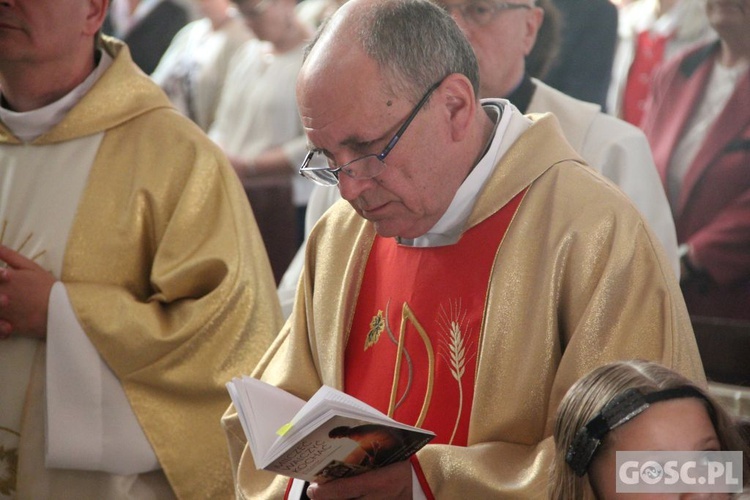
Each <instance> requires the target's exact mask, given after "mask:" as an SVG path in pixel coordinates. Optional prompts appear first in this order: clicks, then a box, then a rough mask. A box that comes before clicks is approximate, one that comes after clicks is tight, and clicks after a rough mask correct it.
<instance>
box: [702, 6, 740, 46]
mask: <svg viewBox="0 0 750 500" xmlns="http://www.w3.org/2000/svg"><path fill="white" fill-rule="evenodd" d="M706 15H707V16H708V21H709V23H710V24H711V27H712V28H713V29H714V30H716V32H717V33H718V34H719V36H720V37H721V38H727V37H729V38H737V39H739V38H742V37H744V38H745V39H747V38H748V37H750V0H707V2H706Z"/></svg>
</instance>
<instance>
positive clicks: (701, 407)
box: [550, 360, 750, 500]
mask: <svg viewBox="0 0 750 500" xmlns="http://www.w3.org/2000/svg"><path fill="white" fill-rule="evenodd" d="M554 438H555V463H554V465H553V468H552V472H551V480H550V497H551V498H553V499H561V500H562V499H564V500H572V499H591V498H600V499H602V498H603V499H609V498H613V496H614V492H615V481H616V471H615V456H616V454H615V452H616V451H742V452H743V479H744V481H745V484H746V485H747V484H748V480H750V468H749V463H750V462H749V457H750V451H748V448H747V444H746V443H744V442H743V440H742V438H741V437H740V434H739V432H738V429H737V424H736V423H735V421H734V420H733V419H732V417H730V416H729V414H728V413H727V412H726V410H724V408H722V407H721V406H720V405H719V404H718V403H717V402H716V401H714V399H713V398H711V397H710V396H709V395H708V394H707V393H706V392H705V391H704V390H703V389H701V388H699V387H697V386H696V385H694V384H693V383H692V382H691V381H689V380H688V379H686V378H685V377H683V376H682V375H679V374H677V373H675V372H673V371H672V370H669V369H668V368H665V367H663V366H661V365H659V364H656V363H651V362H646V361H637V360H634V361H621V362H616V363H611V364H608V365H605V366H602V367H599V368H597V369H595V370H594V371H592V372H591V373H590V374H588V375H586V376H585V377H583V378H582V379H581V380H579V381H578V382H577V383H575V384H574V385H573V386H572V387H571V388H570V390H569V391H568V393H567V394H566V395H565V397H564V398H563V400H562V402H561V403H560V408H559V410H558V413H557V418H556V421H555V430H554ZM722 495H723V496H720V497H717V498H729V497H728V495H727V494H722ZM627 498H637V496H635V495H628V496H627ZM712 498H714V497H712Z"/></svg>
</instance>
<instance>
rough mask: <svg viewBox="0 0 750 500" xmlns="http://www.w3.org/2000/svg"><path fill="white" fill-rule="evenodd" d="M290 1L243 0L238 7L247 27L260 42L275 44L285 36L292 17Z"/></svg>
mask: <svg viewBox="0 0 750 500" xmlns="http://www.w3.org/2000/svg"><path fill="white" fill-rule="evenodd" d="M290 2H291V0H245V1H244V2H242V3H240V4H239V5H238V8H239V11H240V12H241V13H242V15H243V17H244V18H245V22H246V23H247V26H248V27H249V28H250V30H252V32H253V33H255V36H256V37H258V39H260V40H265V41H268V42H271V43H272V44H275V43H276V42H277V41H279V40H282V39H283V38H284V37H285V36H286V35H287V30H288V29H289V27H290V24H291V20H292V16H293V15H294V6H293V3H290Z"/></svg>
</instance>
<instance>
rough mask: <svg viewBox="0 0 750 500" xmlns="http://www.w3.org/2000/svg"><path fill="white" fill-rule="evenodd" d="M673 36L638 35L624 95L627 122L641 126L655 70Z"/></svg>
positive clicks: (624, 116) (645, 32) (648, 33)
mask: <svg viewBox="0 0 750 500" xmlns="http://www.w3.org/2000/svg"><path fill="white" fill-rule="evenodd" d="M671 36H672V35H671V34H669V35H658V34H652V33H650V32H649V31H643V32H641V33H640V34H639V35H638V41H637V44H636V49H635V57H634V59H633V64H631V65H630V71H629V72H628V81H627V83H626V84H625V93H624V94H623V101H622V105H623V106H622V111H623V118H624V119H625V121H627V122H629V123H632V124H633V125H640V124H641V119H642V117H643V108H644V106H645V104H646V98H647V97H648V93H649V89H650V87H651V78H652V75H653V73H654V70H656V68H657V67H658V66H659V64H661V62H662V60H663V59H664V48H665V47H666V45H667V41H668V40H669V38H670V37H671Z"/></svg>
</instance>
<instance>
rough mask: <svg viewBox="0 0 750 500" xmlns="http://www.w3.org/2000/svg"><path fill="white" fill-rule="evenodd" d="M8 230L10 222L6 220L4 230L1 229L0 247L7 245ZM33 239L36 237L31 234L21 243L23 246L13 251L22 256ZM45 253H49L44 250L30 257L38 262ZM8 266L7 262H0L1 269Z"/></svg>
mask: <svg viewBox="0 0 750 500" xmlns="http://www.w3.org/2000/svg"><path fill="white" fill-rule="evenodd" d="M7 228H8V221H7V220H4V221H3V226H2V228H0V245H4V244H5V242H4V240H5V230H6V229H7ZM33 237H34V233H29V234H28V236H26V238H25V239H24V240H23V242H21V244H20V245H19V246H18V248H14V249H13V250H15V251H16V252H18V253H21V254H22V253H23V249H24V247H25V246H26V244H27V243H29V241H31V238H33ZM45 253H47V251H46V250H42V251H41V252H38V253H37V254H36V255H32V256H31V257H30V259H31V260H33V261H35V262H36V260H37V259H38V258H40V257H41V256H42V255H44V254H45ZM6 266H7V264H6V263H5V262H3V261H0V267H6Z"/></svg>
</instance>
